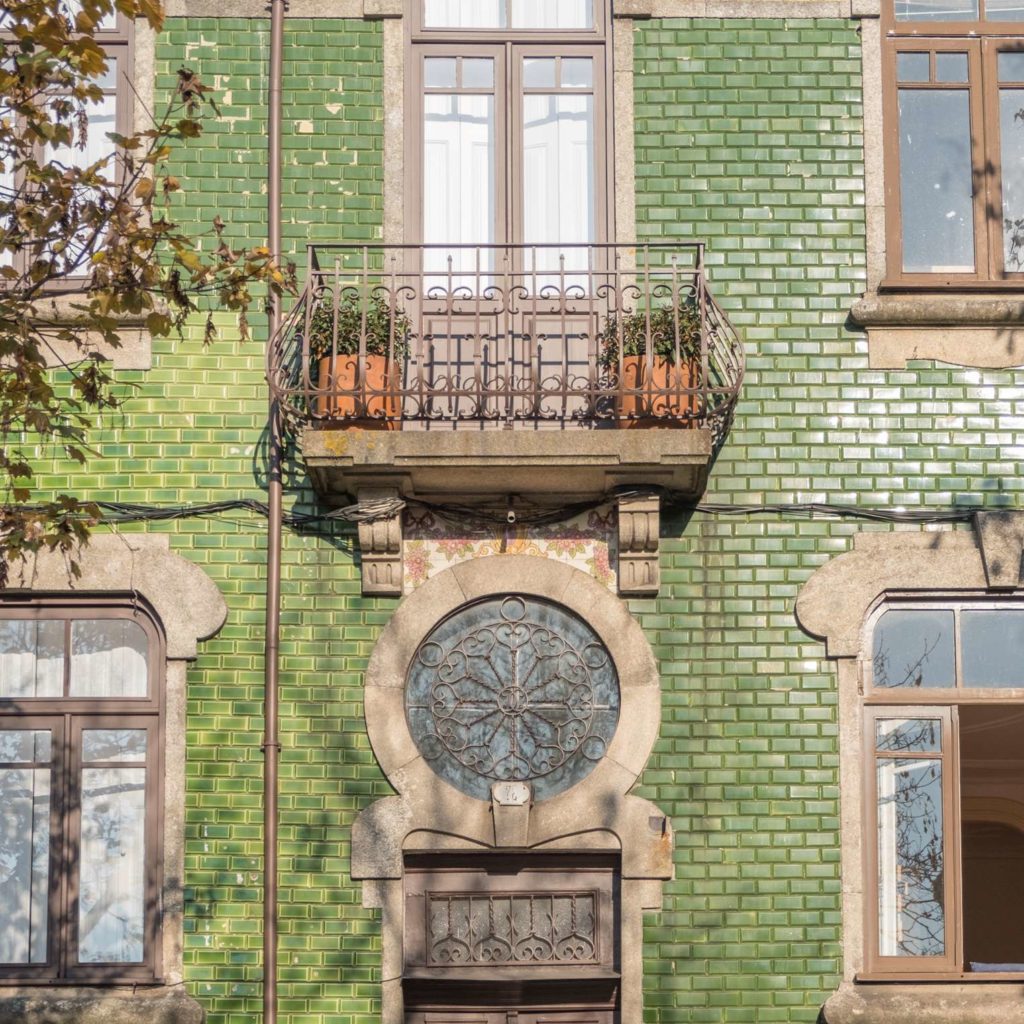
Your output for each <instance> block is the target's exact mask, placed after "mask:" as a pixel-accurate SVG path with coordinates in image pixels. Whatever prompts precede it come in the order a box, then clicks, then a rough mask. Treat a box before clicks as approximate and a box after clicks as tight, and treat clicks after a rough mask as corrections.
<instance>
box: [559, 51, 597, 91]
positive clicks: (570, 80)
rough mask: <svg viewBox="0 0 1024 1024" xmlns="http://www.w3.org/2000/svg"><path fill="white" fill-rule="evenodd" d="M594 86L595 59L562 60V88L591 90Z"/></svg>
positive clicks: (567, 58) (569, 58) (573, 58)
mask: <svg viewBox="0 0 1024 1024" xmlns="http://www.w3.org/2000/svg"><path fill="white" fill-rule="evenodd" d="M593 84H594V59H593V57H563V58H562V88H563V89H589V88H591V87H592V86H593Z"/></svg>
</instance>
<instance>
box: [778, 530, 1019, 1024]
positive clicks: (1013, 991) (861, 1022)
mask: <svg viewBox="0 0 1024 1024" xmlns="http://www.w3.org/2000/svg"><path fill="white" fill-rule="evenodd" d="M1022 549H1024V513H1021V512H982V513H979V514H978V515H976V517H975V528H974V530H962V529H960V530H950V529H947V530H940V531H935V532H913V533H911V532H894V533H860V534H857V535H856V536H855V537H854V544H853V550H851V551H848V552H846V553H845V554H842V555H838V556H837V557H835V558H833V559H832V560H831V561H829V562H826V563H825V564H824V565H823V566H821V567H820V568H819V569H818V570H816V571H815V573H814V574H813V575H812V576H811V577H810V579H809V580H808V581H807V582H806V583H805V584H804V585H803V587H802V588H801V590H800V593H799V595H798V597H797V603H796V617H797V621H798V622H799V624H800V626H801V627H802V628H803V629H804V630H805V631H806V632H807V633H810V634H811V635H812V636H816V637H820V638H822V639H823V640H824V641H825V645H826V653H827V656H828V657H829V658H833V659H836V661H837V668H838V697H839V701H838V703H839V712H838V718H839V753H840V758H839V776H840V839H841V860H842V878H843V902H842V908H843V982H842V984H841V985H840V987H839V988H838V990H837V991H836V992H835V993H834V994H833V995H832V996H831V997H830V998H829V999H828V1001H827V1002H826V1004H825V1006H824V1008H823V1011H822V1016H821V1019H822V1021H823V1022H824V1024H983V1022H985V1024H987V1022H989V1021H995V1020H998V1021H1010V1022H1015V1024H1024V1001H1022V998H1021V996H1022V993H1024V985H1022V984H1019V983H1016V984H1006V983H997V984H993V983H990V982H986V983H985V984H963V983H960V982H957V981H954V980H942V979H937V980H935V981H930V982H928V983H927V984H916V983H911V982H897V981H895V980H894V981H886V982H885V983H884V984H872V983H870V982H861V981H858V980H857V979H858V975H860V974H861V972H862V971H863V965H864V910H865V900H867V899H873V898H875V897H874V888H873V887H871V886H870V885H869V887H868V888H867V890H865V885H866V884H867V880H866V879H865V877H864V863H863V835H864V822H865V820H866V808H865V807H864V798H865V794H864V773H865V770H866V769H865V766H864V757H865V755H864V743H865V737H864V734H863V729H864V715H863V710H864V700H863V696H862V689H861V687H862V684H861V679H862V671H861V666H862V663H863V662H864V661H865V659H869V658H870V656H871V652H870V649H869V647H868V639H869V638H868V636H867V634H866V631H865V628H866V622H867V620H868V618H869V617H870V616H871V614H872V612H873V611H874V609H875V608H876V607H877V606H878V604H879V602H880V601H882V600H883V599H884V598H885V596H886V595H887V594H890V593H891V594H901V595H906V594H912V593H914V592H918V593H930V594H942V595H946V596H950V597H953V598H955V597H957V596H958V595H961V596H968V595H977V594H979V593H985V592H993V587H998V589H997V590H995V593H997V594H998V593H1000V592H1005V589H1006V588H1008V587H1019V586H1020V585H1021V582H1022V574H1021V556H1022ZM910 699H911V701H912V698H910Z"/></svg>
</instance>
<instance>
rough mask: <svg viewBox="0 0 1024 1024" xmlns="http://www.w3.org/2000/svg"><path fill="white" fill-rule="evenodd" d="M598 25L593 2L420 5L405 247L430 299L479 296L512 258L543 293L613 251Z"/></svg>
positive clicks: (601, 7) (412, 56)
mask: <svg viewBox="0 0 1024 1024" xmlns="http://www.w3.org/2000/svg"><path fill="white" fill-rule="evenodd" d="M606 14H607V12H606V11H605V4H604V3H603V2H600V0H543V2H538V0H471V2H470V0H421V2H420V4H419V5H417V13H416V15H415V16H414V17H413V18H412V19H410V22H411V29H410V41H411V49H410V53H409V68H410V73H409V75H408V94H409V110H410V111H413V116H412V118H411V124H410V128H411V130H410V132H409V149H408V167H409V172H408V173H409V179H408V183H407V186H408V187H407V194H408V195H409V196H410V197H412V200H413V202H412V212H413V216H412V218H411V223H410V227H411V229H412V230H411V233H410V240H411V241H415V242H419V243H423V244H424V245H425V246H427V247H428V248H427V249H426V251H425V253H424V264H425V266H424V269H425V270H427V271H428V272H430V271H436V273H437V275H438V276H437V284H438V286H439V287H444V288H445V289H447V290H451V289H452V288H453V287H454V288H458V287H463V288H466V289H467V290H468V291H469V292H476V293H480V292H486V290H487V289H488V288H490V287H492V286H493V285H494V283H495V281H496V278H497V276H498V275H500V272H501V269H502V267H501V266H500V263H501V260H502V259H503V258H504V256H505V253H506V252H507V249H506V248H505V247H508V246H510V245H521V246H526V247H528V248H527V249H525V250H524V251H523V252H522V253H519V254H516V256H515V257H514V262H515V263H516V264H517V266H518V267H519V268H520V269H522V270H525V271H526V272H527V273H532V272H536V273H537V278H538V279H537V281H536V287H537V288H538V289H540V288H543V287H544V285H545V283H554V280H555V278H554V275H556V274H558V273H560V272H561V273H569V274H572V273H573V272H574V271H575V272H577V273H579V274H582V272H583V271H585V270H586V269H587V268H588V266H589V263H590V261H591V260H592V258H593V254H592V249H591V248H590V247H592V246H594V245H599V244H601V243H604V242H608V241H610V240H611V236H612V230H611V223H610V204H609V202H608V194H609V180H610V177H609V176H610V174H611V170H612V160H611V157H610V151H609V150H610V146H609V139H610V132H609V130H608V118H609V104H608V103H607V98H606V93H607V83H608V82H609V81H610V74H609V68H608V60H609V53H608V50H609V48H608V47H607V46H606V45H605V44H606V24H607V16H606ZM430 247H434V248H430ZM451 274H454V275H455V279H454V280H452V278H451V277H449V276H446V275H451ZM548 277H550V281H548V280H547V278H548ZM427 284H428V286H429V284H430V279H428V281H427Z"/></svg>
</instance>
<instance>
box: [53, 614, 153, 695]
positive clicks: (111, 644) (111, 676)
mask: <svg viewBox="0 0 1024 1024" xmlns="http://www.w3.org/2000/svg"><path fill="white" fill-rule="evenodd" d="M146 650H147V641H146V634H145V632H144V630H143V629H142V627H141V626H140V625H139V624H138V623H136V622H132V621H131V619H76V620H75V621H74V622H72V623H71V695H72V696H73V697H145V696H146V693H147V690H148V687H147V671H146V669H147V666H146Z"/></svg>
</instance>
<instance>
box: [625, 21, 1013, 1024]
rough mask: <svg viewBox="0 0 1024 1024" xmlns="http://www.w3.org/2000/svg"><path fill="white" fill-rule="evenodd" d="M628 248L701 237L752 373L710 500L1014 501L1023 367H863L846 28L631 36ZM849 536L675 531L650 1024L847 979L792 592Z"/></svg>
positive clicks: (786, 25)
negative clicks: (632, 155) (663, 859)
mask: <svg viewBox="0 0 1024 1024" xmlns="http://www.w3.org/2000/svg"><path fill="white" fill-rule="evenodd" d="M636 114H637V127H636V147H637V191H638V198H637V218H638V234H639V235H640V236H641V237H648V238H672V237H682V238H703V239H704V240H706V242H707V243H708V247H709V248H708V252H709V258H708V262H709V275H710V280H711V288H712V291H713V292H714V294H715V295H716V296H717V297H718V298H719V300H720V301H721V302H722V305H723V306H724V307H725V308H726V309H727V311H728V313H729V315H730V317H731V318H732V320H733V322H734V323H735V324H736V326H737V327H738V328H739V330H740V332H741V334H742V336H743V338H744V341H745V343H746V349H747V355H748V377H747V380H746V383H745V386H744V389H743V394H742V396H741V399H740V405H739V413H738V416H737V420H736V425H735V427H734V428H733V430H732V432H731V434H730V435H729V438H728V440H727V442H726V444H725V447H724V449H723V451H722V453H721V455H720V457H719V459H718V460H717V462H716V464H715V467H714V470H713V473H712V477H711V483H710V486H709V489H708V493H707V495H706V500H708V501H709V502H731V503H738V504H746V503H752V504H770V503H803V502H811V501H828V502H835V503H849V504H857V505H867V506H875V507H892V506H894V505H902V506H907V507H913V506H922V505H932V506H937V507H939V508H946V507H949V506H950V505H953V504H957V503H974V502H986V503H989V504H992V505H1000V504H1011V503H1013V504H1016V503H1018V502H1019V500H1020V499H1019V495H1020V492H1021V491H1022V490H1024V474H1022V470H1021V459H1020V456H1021V454H1024V416H1022V415H1021V414H1022V411H1024V387H1022V386H1021V385H1022V380H1021V376H1020V374H1015V373H1012V372H980V371H975V370H963V369H956V368H951V367H945V366H940V365H936V364H929V363H920V364H912V368H911V369H908V370H907V371H902V372H880V371H872V370H870V369H869V368H868V365H867V356H866V345H865V341H864V338H863V335H862V334H860V333H859V332H856V331H853V330H849V329H847V327H846V326H845V321H846V318H847V314H848V311H849V308H850V304H851V302H852V301H853V300H854V299H855V298H856V297H858V296H859V294H860V293H861V292H862V291H863V288H864V280H865V271H864V266H865V252H864V248H865V227H864V212H863V204H864V196H863V164H862V144H863V143H862V137H861V105H860V44H859V37H858V35H857V33H856V30H855V26H853V25H851V24H848V23H845V22H839V21H820V20H815V21H810V20H806V21H805V20H791V21H785V22H783V21H767V20H763V21H762V20H751V21H712V20H664V21H651V22H648V23H640V24H639V26H638V28H637V30H636ZM872 528H887V527H872V526H864V525H863V524H855V523H851V522H839V521H836V520H827V519H816V520H811V519H804V520H800V519H794V518H792V517H783V516H772V515H765V516H759V517H737V518H724V517H711V516H704V515H700V514H696V515H694V516H693V517H692V518H683V517H678V516H677V517H675V518H670V519H669V521H668V522H666V523H665V524H664V527H663V532H664V534H665V537H664V540H663V548H664V556H663V562H662V567H663V582H664V584H665V585H664V587H663V593H662V596H661V598H660V599H659V600H656V601H643V602H634V605H633V606H634V610H635V612H636V614H637V615H638V616H639V618H640V620H641V622H643V623H644V625H645V626H646V627H647V629H648V633H649V635H650V637H651V640H652V642H653V643H654V644H655V648H656V650H657V653H658V656H659V659H660V662H661V667H662V673H663V680H664V683H663V686H664V708H665V715H664V724H663V728H662V733H661V738H660V740H659V742H658V745H657V748H656V754H655V756H654V758H653V759H652V761H651V764H650V768H649V770H648V771H647V772H646V773H645V775H644V777H643V780H642V781H643V786H642V792H643V793H644V794H645V795H647V796H650V797H651V798H652V799H655V800H657V801H658V803H659V804H660V805H661V806H662V807H663V808H664V809H665V810H666V811H667V812H668V813H669V814H670V815H671V817H672V819H673V823H674V825H675V828H676V851H677V852H676V881H675V882H674V883H672V885H671V886H670V887H669V890H668V898H667V900H666V904H665V912H664V913H663V914H662V915H661V916H660V917H659V918H656V919H652V921H651V924H650V925H649V926H648V927H647V929H646V932H645V942H646V945H645V956H646V958H647V965H646V966H647V972H648V984H647V987H646V998H645V1019H646V1020H648V1021H651V1022H654V1021H657V1022H659V1024H662V1022H664V1024H668V1022H673V1024H677V1022H693V1024H698V1022H700V1024H704V1022H708V1024H710V1022H714V1024H718V1022H722V1024H726V1022H747V1021H751V1022H757V1024H770V1022H780V1024H782V1022H786V1024H789V1022H793V1024H796V1022H801V1024H813V1022H814V1021H815V1020H816V1017H817V1013H818V1009H819V1007H820V1005H821V1003H822V1002H823V1001H824V999H825V998H826V997H827V995H828V994H829V992H830V991H831V990H832V989H833V988H834V987H835V985H836V983H837V980H838V979H837V974H838V972H839V970H840V969H841V947H840V942H841V920H840V875H839V849H838V810H839V808H838V774H837V761H838V753H837V749H836V694H835V675H834V671H833V669H832V667H831V666H830V665H829V663H828V662H826V661H825V660H824V658H823V653H824V651H823V647H822V645H821V644H819V643H817V642H815V641H813V640H812V639H811V638H809V637H807V636H806V635H805V634H804V633H803V632H801V631H800V629H799V628H798V627H797V625H796V623H795V620H794V617H793V607H794V603H795V598H796V594H797V591H798V589H799V587H800V585H801V583H802V582H803V581H804V580H806V579H807V577H808V576H809V575H810V574H811V572H813V570H814V569H815V568H816V567H817V566H818V565H820V564H822V563H823V562H824V561H826V560H827V559H829V558H831V557H832V556H833V555H835V554H838V553H840V552H842V551H845V550H847V549H848V547H849V545H850V542H851V541H850V538H851V536H852V534H854V533H855V532H857V531H858V530H860V529H872Z"/></svg>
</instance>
